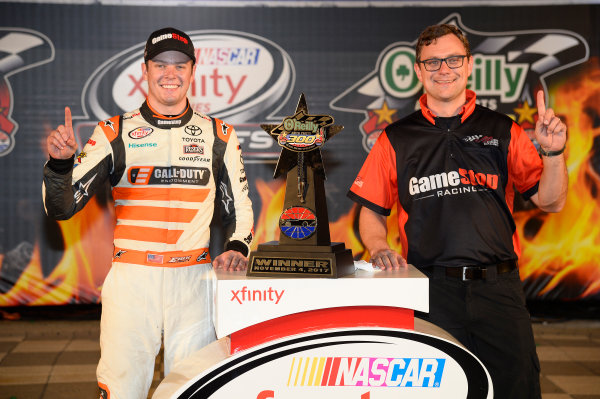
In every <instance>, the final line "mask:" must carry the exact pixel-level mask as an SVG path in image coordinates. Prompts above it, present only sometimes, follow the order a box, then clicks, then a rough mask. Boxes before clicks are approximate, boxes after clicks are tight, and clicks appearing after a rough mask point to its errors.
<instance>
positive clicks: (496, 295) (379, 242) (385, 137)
mask: <svg viewBox="0 0 600 399" xmlns="http://www.w3.org/2000/svg"><path fill="white" fill-rule="evenodd" d="M472 68H473V57H472V55H471V53H470V49H469V44H468V42H467V40H466V38H465V37H464V35H463V34H462V32H461V31H460V30H459V29H458V28H456V27H455V26H452V25H437V26H431V27H429V28H427V29H425V31H424V32H423V33H422V34H421V36H420V37H419V40H418V42H417V47H416V62H415V65H414V69H415V73H416V74H417V77H418V78H419V80H420V81H421V82H422V83H423V86H424V88H425V94H424V95H423V96H422V97H421V99H420V106H421V109H420V110H419V111H416V112H414V113H412V114H411V115H408V116H406V117H405V118H403V119H401V120H399V121H396V122H394V123H393V124H391V125H389V126H388V127H386V129H385V131H384V132H383V133H382V134H381V135H380V136H379V138H378V140H377V142H376V144H375V145H374V146H373V149H372V150H371V152H370V153H369V156H368V157H367V159H366V161H365V163H364V165H363V166H362V168H361V170H360V172H359V173H358V177H357V178H356V180H355V181H354V183H353V184H352V186H351V188H350V191H349V193H348V196H349V197H350V198H352V199H353V200H355V201H356V202H358V203H359V204H361V205H363V208H362V210H361V214H360V219H359V228H360V233H361V238H362V240H363V242H364V243H365V246H366V247H367V249H368V251H369V253H370V255H371V261H372V262H373V264H374V265H376V266H379V267H380V268H383V269H386V268H398V267H401V266H403V265H406V262H408V263H410V264H412V265H414V266H416V267H417V268H418V269H419V270H421V271H422V272H423V273H424V274H426V275H427V276H428V277H429V313H428V314H426V315H423V316H422V317H423V318H425V319H426V320H428V321H430V322H432V323H434V324H437V325H438V326H440V327H442V328H443V329H445V330H446V331H448V332H449V333H451V334H452V335H454V337H455V338H456V339H458V340H459V341H460V342H461V343H462V344H463V345H465V347H466V348H467V349H469V350H470V351H471V352H473V353H474V354H475V355H476V356H477V357H478V358H479V359H480V360H481V361H482V363H483V364H484V365H485V366H486V368H487V370H488V371H489V373H490V376H491V379H492V383H493V391H494V397H496V398H502V399H504V398H511V399H515V398H528V399H530V398H540V384H539V362H538V358H537V354H536V350H535V343H534V340H533V333H532V329H531V322H530V319H529V313H528V311H527V309H526V307H525V297H524V294H523V289H522V287H521V281H520V279H519V269H518V267H517V261H516V260H517V257H518V255H519V245H518V237H517V235H516V231H515V230H516V228H515V222H514V220H513V218H512V210H513V199H514V195H515V193H514V187H516V189H517V190H519V192H521V193H522V194H523V196H524V197H525V198H526V199H531V200H532V202H534V203H535V204H536V205H537V206H538V207H539V208H540V209H542V210H544V211H547V212H557V211H559V210H561V209H562V207H563V206H564V203H565V199H566V192H567V171H566V167H565V160H564V156H563V155H562V153H563V151H564V148H565V143H566V126H565V124H564V123H563V122H561V121H560V119H559V118H558V117H556V116H555V115H554V112H553V111H552V109H550V108H548V109H546V108H545V102H544V93H543V92H542V91H540V92H538V94H537V110H538V116H539V120H538V122H537V124H536V129H535V137H536V140H537V142H538V143H539V144H540V147H541V155H542V157H541V159H540V156H539V155H538V153H537V151H536V149H535V147H534V145H533V143H532V142H531V141H530V140H529V138H528V137H527V134H526V133H525V132H524V131H523V129H522V128H521V127H520V126H519V125H517V124H516V123H515V122H514V121H513V120H512V119H510V118H509V117H508V116H506V115H502V114H499V113H497V112H494V111H492V110H490V109H487V108H485V107H482V106H480V105H477V104H476V95H475V93H474V92H473V91H470V90H467V89H466V86H467V81H468V76H469V75H470V73H471V71H472ZM394 204H397V208H398V222H399V230H400V237H399V238H400V242H401V243H402V252H403V253H402V255H400V254H398V253H396V252H395V251H393V250H392V249H390V247H389V245H388V243H387V229H386V216H388V215H390V212H391V209H392V207H393V205H394Z"/></svg>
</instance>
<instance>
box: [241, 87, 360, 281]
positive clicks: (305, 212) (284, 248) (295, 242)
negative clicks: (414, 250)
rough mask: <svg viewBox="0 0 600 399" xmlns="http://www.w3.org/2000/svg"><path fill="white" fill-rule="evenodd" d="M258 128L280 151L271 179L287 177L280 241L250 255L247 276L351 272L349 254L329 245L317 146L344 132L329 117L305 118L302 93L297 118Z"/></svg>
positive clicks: (337, 245)
mask: <svg viewBox="0 0 600 399" xmlns="http://www.w3.org/2000/svg"><path fill="white" fill-rule="evenodd" d="M261 127H262V128H263V129H264V130H265V131H266V132H267V133H269V134H270V135H271V137H273V139H275V140H276V141H277V143H278V144H279V145H280V146H281V147H282V148H281V154H280V155H279V160H278V161H277V166H276V167H275V173H274V174H273V178H274V179H276V178H278V177H280V176H283V175H284V174H285V175H286V186H285V199H284V205H283V212H282V213H281V216H280V218H279V230H280V236H279V241H269V242H266V243H263V244H259V245H258V249H257V250H256V251H252V252H251V253H250V258H249V262H248V271H247V273H246V274H247V275H248V276H264V277H274V276H275V277H311V278H315V277H329V278H336V277H340V276H344V275H347V274H351V273H354V259H353V257H352V251H351V250H350V249H346V247H345V245H344V243H342V242H333V243H332V242H331V238H330V235H329V217H328V215H327V201H326V198H325V169H324V167H323V159H322V157H321V147H322V146H323V145H324V144H325V142H326V141H327V140H329V139H330V138H332V137H333V136H334V135H336V134H337V133H339V132H340V131H341V130H342V129H343V128H344V127H343V126H338V125H333V117H331V116H329V115H311V114H309V113H308V108H307V106H306V99H305V97H304V94H302V95H300V100H299V101H298V106H297V107H296V113H295V114H294V115H293V116H289V117H287V118H285V119H284V120H283V122H282V123H280V124H278V125H261Z"/></svg>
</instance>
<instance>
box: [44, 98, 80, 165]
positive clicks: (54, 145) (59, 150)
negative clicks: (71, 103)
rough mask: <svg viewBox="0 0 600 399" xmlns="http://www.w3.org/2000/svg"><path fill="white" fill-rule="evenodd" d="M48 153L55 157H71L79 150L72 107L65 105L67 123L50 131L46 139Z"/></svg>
mask: <svg viewBox="0 0 600 399" xmlns="http://www.w3.org/2000/svg"><path fill="white" fill-rule="evenodd" d="M46 146H47V149H48V154H50V156H51V157H52V158H55V159H69V158H71V157H72V156H73V154H75V151H77V142H76V141H75V135H74V134H73V121H72V118H71V109H70V108H69V107H65V124H64V125H59V126H58V127H57V128H56V130H53V131H51V132H50V135H49V136H48V139H47V140H46Z"/></svg>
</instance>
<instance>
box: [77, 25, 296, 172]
mask: <svg viewBox="0 0 600 399" xmlns="http://www.w3.org/2000/svg"><path fill="white" fill-rule="evenodd" d="M188 33H189V36H190V38H191V39H192V42H193V43H194V47H195V49H196V59H197V68H196V75H195V76H194V81H193V82H192V83H191V85H190V90H189V92H188V98H189V99H190V103H191V106H192V108H193V109H194V110H195V111H197V112H199V113H201V114H207V115H210V116H213V117H217V118H219V119H222V120H224V121H226V122H228V123H230V124H233V125H235V126H236V133H237V135H238V138H239V140H240V144H241V146H242V150H243V152H244V157H245V159H246V161H247V162H248V161H250V162H257V161H260V160H261V159H264V158H267V159H269V160H277V157H278V156H279V150H280V149H279V148H278V146H277V143H275V142H274V141H273V139H272V138H271V137H270V136H269V135H268V134H267V133H266V132H264V130H262V129H261V127H260V124H261V123H265V122H270V121H274V120H278V119H279V120H280V118H278V117H276V116H275V114H276V113H277V112H278V111H279V109H280V108H281V107H282V106H283V105H285V104H286V102H287V100H288V98H289V95H290V91H291V89H292V88H293V84H294V81H295V70H294V66H293V64H292V61H291V58H290V56H289V55H288V54H287V53H286V52H285V51H284V50H283V49H282V48H281V47H279V46H278V45H277V44H276V43H274V42H272V41H270V40H268V39H266V38H264V37H260V36H256V35H252V34H249V33H245V32H237V31H230V30H206V31H191V32H188ZM144 45H145V42H142V43H139V44H137V45H136V46H133V47H131V48H129V49H126V50H124V51H122V52H120V53H118V54H116V55H115V56H114V57H112V58H110V59H109V60H107V61H106V62H104V63H103V64H102V65H100V66H99V67H98V68H97V69H96V71H95V72H94V73H93V74H92V76H90V78H89V79H88V81H87V82H86V85H85V87H84V91H83V93H82V95H83V104H84V108H85V112H86V114H87V115H86V118H87V119H88V120H89V122H90V124H89V125H90V126H89V127H88V126H86V127H88V128H89V129H90V130H91V128H93V126H94V124H95V122H96V121H97V120H105V119H108V118H109V117H111V116H114V115H118V114H121V113H123V112H128V111H132V110H134V109H137V108H138V107H139V106H140V105H141V104H142V102H143V101H144V100H145V98H146V95H147V91H148V85H147V83H146V82H145V81H144V80H143V78H142V69H141V64H142V63H143V57H144ZM107 88H110V90H106V89H107ZM92 123H93V124H92ZM80 124H82V123H80ZM83 124H86V125H87V123H85V122H84V123H83ZM186 133H187V134H188V135H192V136H194V135H199V134H201V133H202V131H201V130H199V129H196V130H192V129H191V128H190V129H187V130H186ZM90 134H91V132H90Z"/></svg>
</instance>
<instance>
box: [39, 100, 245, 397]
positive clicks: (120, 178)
mask: <svg viewBox="0 0 600 399" xmlns="http://www.w3.org/2000/svg"><path fill="white" fill-rule="evenodd" d="M73 163H75V165H74V166H75V167H72V166H73ZM106 181H109V182H110V184H111V186H112V196H113V199H114V206H115V214H116V219H117V221H116V227H115V231H114V253H113V261H112V267H111V269H110V271H109V273H108V275H107V277H106V279H105V281H104V285H103V287H102V319H101V334H100V345H101V359H100V363H99V365H98V370H97V378H98V384H99V386H100V389H101V394H102V396H104V397H107V398H108V397H110V398H111V399H134V398H145V397H146V395H147V392H148V390H149V388H150V385H151V382H152V379H153V374H154V362H155V357H156V355H157V354H158V352H159V350H160V347H161V337H162V336H164V355H165V364H164V367H165V374H168V372H169V370H170V369H171V366H172V365H173V364H174V363H175V362H177V361H178V360H181V359H184V358H185V357H187V356H188V355H189V354H190V353H192V352H194V351H196V350H198V349H200V348H201V347H203V346H205V345H207V344H208V343H210V342H211V341H212V340H214V339H215V333H214V327H213V324H212V316H213V297H212V294H213V291H212V290H213V287H212V285H213V273H212V267H211V263H210V262H211V259H210V255H209V252H208V247H209V241H210V229H209V225H210V222H211V220H212V217H213V213H214V209H215V201H221V203H222V212H223V215H224V216H225V218H228V219H229V220H228V221H227V222H228V223H230V225H231V226H233V227H232V228H231V229H230V230H231V231H232V234H231V237H230V238H229V241H228V242H227V244H226V247H225V250H230V249H233V250H237V251H239V252H241V253H243V254H244V255H248V252H249V248H250V247H249V246H250V244H251V242H252V234H253V233H252V231H253V230H252V225H253V213H252V204H251V202H250V199H249V197H248V182H247V180H246V174H245V171H244V164H243V160H242V153H241V150H240V145H239V142H238V139H237V136H236V134H235V131H234V129H233V127H232V126H231V125H228V124H226V123H224V122H222V121H220V120H218V119H216V118H211V117H208V116H205V115H202V114H199V113H197V112H194V111H193V110H192V109H191V107H190V106H189V102H188V106H187V109H186V111H185V112H183V113H182V114H181V115H177V116H172V117H165V116H162V115H159V114H158V113H157V112H154V111H153V110H152V109H151V107H150V106H149V105H148V103H147V102H145V103H144V104H143V105H142V106H141V107H140V109H138V110H136V111H134V112H130V113H126V114H123V115H120V116H115V117H113V118H110V119H108V120H105V121H102V122H100V123H99V124H98V126H97V127H96V129H95V130H94V133H93V134H92V136H91V137H90V139H89V140H88V142H87V144H86V145H85V147H84V148H83V151H82V152H81V154H80V155H79V156H78V157H77V160H76V161H74V159H70V160H56V159H51V160H50V161H48V163H47V164H46V166H45V167H44V183H43V197H44V207H45V209H46V213H47V214H48V215H49V216H52V217H54V218H55V219H68V218H70V217H71V216H72V215H74V214H75V213H76V212H77V211H79V210H81V209H82V208H83V207H84V206H85V204H86V202H87V201H88V200H89V199H90V198H91V197H92V196H93V195H94V193H95V192H96V191H97V190H99V189H100V187H101V186H102V185H104V184H106Z"/></svg>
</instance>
